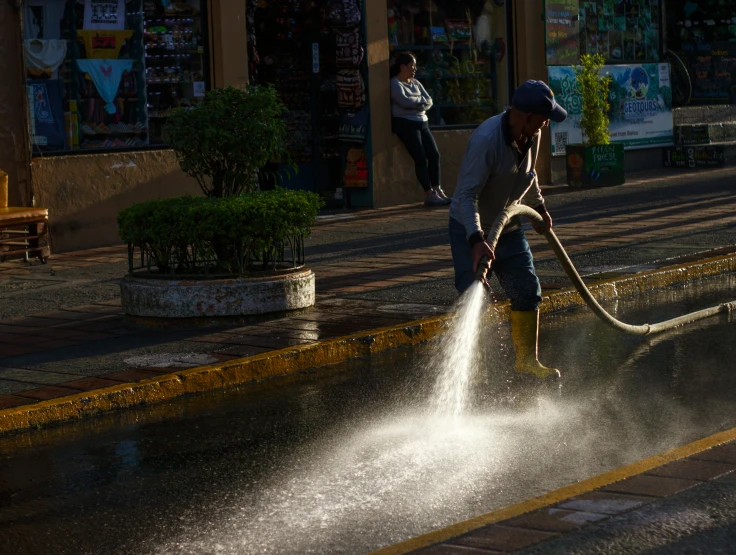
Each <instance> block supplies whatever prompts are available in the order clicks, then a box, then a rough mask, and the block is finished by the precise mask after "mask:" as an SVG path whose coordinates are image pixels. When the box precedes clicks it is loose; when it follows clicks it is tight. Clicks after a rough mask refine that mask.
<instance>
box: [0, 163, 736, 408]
mask: <svg viewBox="0 0 736 555" xmlns="http://www.w3.org/2000/svg"><path fill="white" fill-rule="evenodd" d="M639 177H641V179H639V180H638V181H635V180H632V181H630V183H628V184H627V185H624V186H621V187H614V188H606V189H591V190H571V189H569V188H567V187H565V186H559V187H552V188H549V189H548V190H547V191H546V196H547V203H548V206H549V209H550V211H551V213H552V215H553V217H554V219H555V228H556V231H557V234H558V236H559V237H560V240H561V241H562V242H563V244H564V246H565V248H566V249H567V250H568V252H569V253H570V255H571V258H572V259H573V262H575V264H576V265H577V267H578V269H579V270H580V272H581V274H583V275H584V276H588V277H589V279H599V278H602V277H611V276H617V275H618V276H620V275H627V274H632V273H635V272H640V271H643V270H648V269H653V268H657V267H661V266H667V265H673V264H677V263H684V262H691V261H693V260H699V259H704V258H708V257H713V256H716V255H719V254H729V253H733V252H736V193H735V192H734V189H733V182H734V179H735V178H736V169H733V168H725V169H721V170H712V171H707V172H695V173H673V172H669V173H665V172H652V173H647V174H643V175H641V176H639ZM446 226H447V210H446V209H434V210H427V209H423V208H420V207H419V206H417V207H409V208H407V209H400V210H396V209H388V210H376V211H369V212H363V213H360V212H359V213H355V214H347V215H345V214H340V215H339V216H338V217H330V216H327V217H326V218H325V219H324V220H323V221H321V222H320V223H319V225H318V226H317V227H316V228H315V230H314V233H313V235H312V237H311V238H310V239H309V242H308V253H307V257H308V263H309V265H310V266H311V267H312V268H313V269H314V271H315V273H316V275H317V293H318V301H317V305H316V306H315V308H314V309H313V310H311V311H308V312H306V313H303V314H298V315H294V316H291V317H286V318H278V319H275V320H268V321H254V322H252V324H250V325H241V326H223V327H220V328H215V329H213V328H202V329H194V330H192V329H190V330H179V329H150V328H142V327H140V326H136V325H133V324H131V323H129V322H128V321H127V320H126V319H125V316H124V314H123V313H122V311H121V309H120V301H119V289H118V279H119V278H120V277H121V276H122V275H123V274H124V273H125V271H126V269H127V261H126V249H125V248H124V247H122V246H118V247H106V248H100V249H93V250H88V251H81V252H73V253H63V254H59V255H54V256H52V258H51V260H50V262H49V264H48V265H45V266H42V265H40V264H37V263H34V264H25V263H22V262H8V263H5V264H1V265H0V299H2V303H0V318H1V319H0V410H2V409H4V408H10V407H17V406H23V405H28V404H32V403H37V402H39V401H42V400H48V399H55V398H59V397H64V396H67V395H71V394H75V393H79V392H84V391H90V390H95V389H99V388H102V387H108V386H112V385H116V384H123V383H129V382H135V381H138V380H143V379H148V378H152V377H155V376H159V375H162V374H166V373H169V372H171V371H172V369H181V368H192V367H197V366H201V365H203V364H213V363H218V362H222V361H227V360H233V359H236V358H240V357H245V356H250V355H254V354H258V353H266V352H269V351H273V350H276V349H281V348H284V347H288V346H292V345H309V344H314V343H316V342H318V341H322V340H325V339H330V338H334V337H340V336H344V335H347V334H350V333H355V332H360V331H364V330H370V329H374V328H381V327H386V326H391V325H396V324H400V323H402V322H406V321H410V320H416V319H419V318H422V317H427V316H434V315H437V314H441V313H442V312H444V311H445V310H446V309H447V307H448V306H449V305H451V304H452V303H453V302H454V300H455V296H456V294H455V291H454V287H453V283H452V273H453V270H452V262H451V257H450V250H449V245H448V238H447V229H446ZM527 236H528V238H529V241H530V243H531V245H532V250H533V252H534V254H535V259H536V266H537V271H538V274H539V276H540V280H541V281H542V283H543V287H544V289H545V292H547V293H549V292H552V291H555V290H559V289H560V288H564V287H569V282H568V281H567V278H566V277H565V276H564V273H563V272H562V269H561V267H560V266H559V264H558V263H557V261H556V259H555V258H554V256H553V254H552V252H551V250H550V249H549V247H548V246H547V244H546V242H545V240H544V238H543V237H541V236H538V235H536V234H534V233H533V232H529V233H527ZM495 290H496V291H499V290H500V288H499V287H498V286H497V284H496V287H495ZM502 297H503V295H502V294H500V293H498V298H502Z"/></svg>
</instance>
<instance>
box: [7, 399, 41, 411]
mask: <svg viewBox="0 0 736 555" xmlns="http://www.w3.org/2000/svg"><path fill="white" fill-rule="evenodd" d="M36 402H37V401H36V400H34V399H27V398H25V397H18V396H17V395H0V410H2V409H12V408H13V407H20V406H21V405H31V404H33V403H36Z"/></svg>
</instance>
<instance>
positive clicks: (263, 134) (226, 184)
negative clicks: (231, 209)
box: [166, 86, 293, 198]
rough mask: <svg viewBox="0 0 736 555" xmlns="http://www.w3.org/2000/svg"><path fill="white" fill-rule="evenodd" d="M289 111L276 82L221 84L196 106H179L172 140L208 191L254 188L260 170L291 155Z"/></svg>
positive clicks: (223, 193) (169, 130) (170, 124)
mask: <svg viewBox="0 0 736 555" xmlns="http://www.w3.org/2000/svg"><path fill="white" fill-rule="evenodd" d="M285 111H286V108H285V106H284V104H283V103H282V102H281V99H280V98H279V96H278V94H277V92H276V90H275V89H274V88H273V87H272V86H268V87H259V86H249V87H248V88H247V89H245V90H241V89H236V88H234V87H226V88H222V89H215V90H212V91H208V92H207V93H205V96H204V99H203V100H202V102H201V103H199V104H197V106H196V107H194V108H190V109H184V108H178V109H176V110H174V112H173V114H172V115H171V117H170V118H169V120H168V121H167V123H166V134H167V136H168V143H169V145H170V146H171V148H172V149H173V150H174V152H175V153H176V158H177V160H178V162H179V165H180V166H181V169H182V170H183V171H184V172H185V173H187V174H188V175H190V176H192V177H193V178H194V179H196V180H197V183H199V186H200V187H201V188H202V191H203V192H204V194H205V196H207V197H213V198H220V197H230V196H236V195H239V194H241V193H244V192H250V191H253V190H254V189H256V188H257V186H258V170H260V169H261V168H263V167H264V166H265V165H266V164H268V163H269V162H272V161H275V160H286V161H287V163H288V165H289V166H290V167H293V164H291V161H290V158H289V154H288V151H287V150H286V148H285V144H286V138H287V130H286V124H285V123H284V120H283V117H282V116H283V113H284V112H285Z"/></svg>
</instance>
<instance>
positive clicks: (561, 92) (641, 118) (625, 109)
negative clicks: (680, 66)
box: [547, 64, 673, 156]
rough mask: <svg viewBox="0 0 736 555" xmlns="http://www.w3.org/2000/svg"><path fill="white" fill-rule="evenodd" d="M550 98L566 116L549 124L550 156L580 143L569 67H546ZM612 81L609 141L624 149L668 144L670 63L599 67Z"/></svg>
mask: <svg viewBox="0 0 736 555" xmlns="http://www.w3.org/2000/svg"><path fill="white" fill-rule="evenodd" d="M547 70H548V74H549V85H550V87H551V88H552V90H553V91H554V93H555V99H556V100H557V102H559V103H560V104H561V105H562V106H563V107H564V108H565V109H566V110H567V113H568V118H567V119H566V120H565V121H564V122H562V123H554V122H552V123H550V129H551V134H552V141H551V143H552V155H553V156H561V155H563V154H565V148H566V145H568V144H570V145H574V144H581V143H582V142H583V134H582V131H581V129H580V117H581V112H582V105H581V102H580V99H581V96H580V91H579V90H578V87H577V82H576V81H575V73H574V72H573V68H572V66H554V67H553V66H550V67H548V68H547ZM601 74H602V75H608V76H609V77H610V78H611V85H610V90H609V99H608V100H609V103H610V106H611V108H610V111H609V113H608V116H609V119H610V124H609V126H608V130H609V131H610V132H611V142H613V143H622V144H623V145H624V147H625V148H627V149H629V148H645V147H654V146H664V145H671V144H672V136H673V134H672V128H673V126H672V90H671V88H670V67H669V64H636V65H610V66H604V67H603V69H602V70H601Z"/></svg>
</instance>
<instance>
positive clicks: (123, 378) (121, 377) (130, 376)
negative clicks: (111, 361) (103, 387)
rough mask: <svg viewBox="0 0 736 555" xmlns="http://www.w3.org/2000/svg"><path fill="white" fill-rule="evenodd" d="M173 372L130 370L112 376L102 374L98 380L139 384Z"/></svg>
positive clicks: (157, 369)
mask: <svg viewBox="0 0 736 555" xmlns="http://www.w3.org/2000/svg"><path fill="white" fill-rule="evenodd" d="M170 372H171V370H168V369H165V368H130V369H128V370H121V371H119V372H112V373H110V374H100V375H99V376H97V377H98V378H102V379H104V380H113V381H116V382H125V383H127V382H139V381H141V380H148V379H151V378H155V377H156V376H160V375H161V374H169V373H170Z"/></svg>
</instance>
